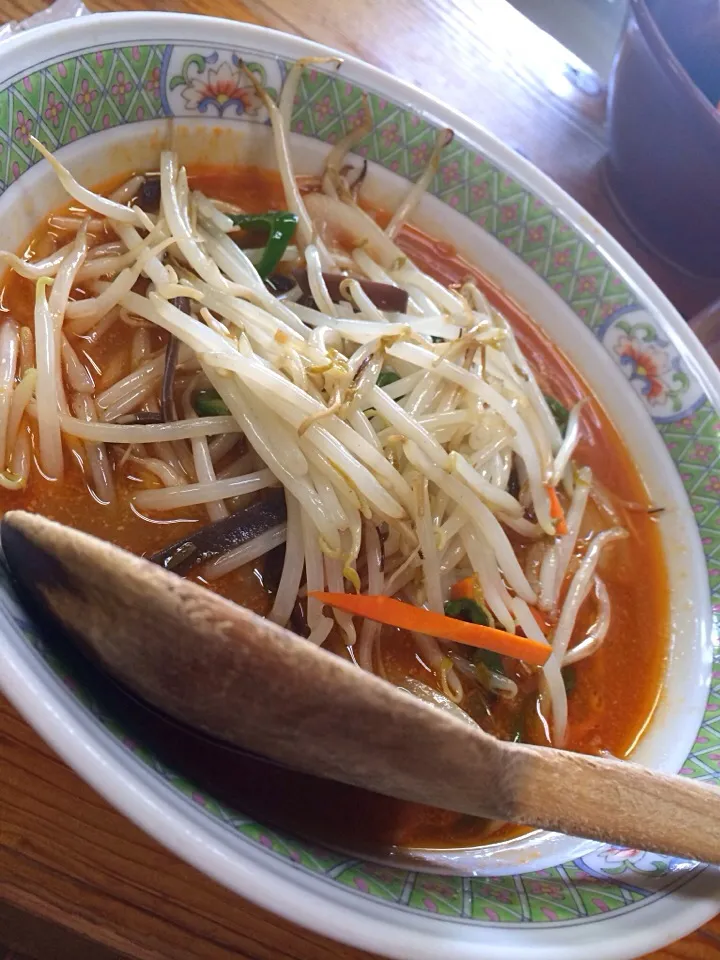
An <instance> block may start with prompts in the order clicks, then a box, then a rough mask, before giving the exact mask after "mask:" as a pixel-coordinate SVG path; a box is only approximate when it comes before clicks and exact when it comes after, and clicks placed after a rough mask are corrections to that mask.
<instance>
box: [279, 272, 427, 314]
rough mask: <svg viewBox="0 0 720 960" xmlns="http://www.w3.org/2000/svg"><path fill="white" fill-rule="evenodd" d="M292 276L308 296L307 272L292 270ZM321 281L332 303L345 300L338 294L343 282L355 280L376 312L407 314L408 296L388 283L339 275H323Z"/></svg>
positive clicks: (405, 292)
mask: <svg viewBox="0 0 720 960" xmlns="http://www.w3.org/2000/svg"><path fill="white" fill-rule="evenodd" d="M293 276H294V277H295V279H296V280H297V282H298V284H299V286H300V289H301V290H302V292H303V293H304V294H306V295H308V294H310V283H309V281H308V275H307V270H300V269H298V270H293ZM323 279H324V281H325V285H326V286H327V289H328V293H329V294H330V299H331V300H332V302H333V303H341V302H342V301H343V300H344V299H345V298H344V297H343V296H342V294H341V293H340V285H341V283H342V282H343V280H357V281H358V283H359V284H360V286H361V287H362V288H363V290H364V291H365V293H366V294H367V295H368V297H370V299H371V300H372V302H373V303H374V304H375V306H376V307H377V308H378V310H390V311H392V312H393V313H406V312H407V305H408V294H407V291H405V290H401V289H400V287H393V286H392V284H389V283H377V282H376V281H375V280H364V279H362V278H361V277H344V276H343V275H342V274H341V273H323Z"/></svg>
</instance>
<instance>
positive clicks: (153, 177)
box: [135, 173, 160, 213]
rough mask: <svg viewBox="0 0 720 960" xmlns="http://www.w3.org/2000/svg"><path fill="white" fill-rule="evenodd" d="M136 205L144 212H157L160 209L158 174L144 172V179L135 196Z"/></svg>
mask: <svg viewBox="0 0 720 960" xmlns="http://www.w3.org/2000/svg"><path fill="white" fill-rule="evenodd" d="M135 204H136V206H138V207H140V209H141V210H144V211H145V213H157V212H158V211H159V210H160V174H159V173H158V174H152V173H148V174H146V179H145V182H144V183H143V185H142V186H141V187H140V190H139V191H138V195H137V197H135Z"/></svg>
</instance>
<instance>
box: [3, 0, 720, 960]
mask: <svg viewBox="0 0 720 960" xmlns="http://www.w3.org/2000/svg"><path fill="white" fill-rule="evenodd" d="M138 21H140V22H141V23H142V24H143V25H144V26H145V30H147V28H148V27H152V26H154V27H156V28H157V31H158V35H159V36H161V33H160V31H161V29H164V28H165V27H166V26H170V25H171V24H174V25H175V28H176V30H177V32H178V33H181V34H186V35H187V36H188V38H189V39H190V38H191V35H192V30H193V26H197V27H198V28H199V29H200V30H202V29H203V28H207V26H208V25H209V24H211V25H213V26H214V27H215V28H218V27H219V28H221V29H222V28H225V29H228V30H229V31H233V32H235V33H236V34H237V35H238V36H239V35H242V36H244V37H246V38H253V37H268V35H269V36H270V37H271V38H272V37H276V38H278V40H277V42H279V43H280V45H281V46H283V47H284V48H285V49H286V50H287V49H288V47H290V48H293V47H294V48H295V54H294V55H297V54H300V53H301V52H302V53H305V54H307V53H310V52H312V53H318V54H330V53H335V52H336V51H334V50H332V49H331V48H328V47H326V46H324V45H322V44H318V43H315V42H312V41H308V40H305V39H303V38H298V37H293V36H290V35H287V34H283V33H281V32H279V31H275V30H270V29H268V28H265V27H260V26H257V25H254V24H246V23H243V22H238V21H231V20H223V19H220V18H217V19H216V18H210V17H204V16H196V15H185V14H173V13H159V14H158V13H146V12H134V13H120V14H103V15H101V16H100V15H98V16H91V17H88V18H84V19H83V20H81V21H75V22H72V23H71V24H62V25H52V26H49V27H44V28H39V30H40V33H38V34H37V36H34V37H32V41H33V46H35V43H34V41H35V40H36V39H39V40H40V41H41V40H42V39H45V38H47V39H50V38H51V37H52V38H55V39H56V40H57V38H58V35H60V37H61V38H62V37H64V36H67V35H69V34H73V35H75V34H79V33H80V32H81V31H85V30H87V32H88V33H89V36H88V40H89V41H92V42H96V43H98V44H99V45H101V44H102V42H106V41H101V40H100V39H99V38H100V37H101V36H105V37H106V38H107V41H109V40H110V39H117V38H112V32H113V28H114V26H116V25H117V26H118V27H127V26H128V25H130V24H132V23H135V22H138ZM104 27H107V28H108V29H107V30H105V29H103V28H104ZM121 32H122V31H121ZM143 39H154V38H150V37H147V36H145V35H144V36H143ZM192 39H195V38H192ZM214 42H217V41H214ZM27 45H28V37H27V36H25V37H23V36H22V35H21V36H20V37H17V38H15V39H13V40H11V41H8V45H7V46H6V47H5V49H4V52H5V53H6V56H8V55H9V54H11V53H13V54H19V53H23V52H24V51H25V49H26V47H27ZM343 58H344V60H345V61H346V62H348V63H350V64H352V66H353V68H354V69H355V71H356V77H357V76H358V75H359V76H360V79H358V80H357V82H358V83H362V82H364V80H363V79H362V77H363V76H366V77H368V78H370V82H372V81H373V80H374V81H375V82H376V83H377V84H379V85H381V86H385V87H387V86H388V84H390V85H391V86H392V87H394V88H395V90H396V91H397V92H398V93H397V96H398V98H399V99H400V98H402V99H403V100H404V101H405V102H406V103H409V104H412V106H413V108H415V109H418V110H420V111H424V112H425V113H426V114H428V115H430V116H437V115H438V114H439V115H442V116H444V117H448V118H450V119H451V122H452V123H453V126H454V127H455V129H457V130H459V131H461V132H462V133H463V135H464V136H466V137H467V139H469V140H473V139H476V138H477V137H478V134H480V135H481V136H482V139H483V140H484V141H485V142H486V143H488V144H489V145H491V147H492V151H493V160H494V161H495V162H496V163H497V164H498V165H499V166H502V167H503V168H504V169H505V170H506V171H508V172H509V173H512V174H513V175H514V176H516V177H517V178H518V180H519V181H521V182H522V183H524V184H530V185H531V186H532V189H533V190H536V191H537V192H538V193H540V194H541V195H542V196H543V198H544V199H545V200H546V201H547V202H548V203H549V204H550V205H551V206H553V207H554V208H555V209H556V210H558V211H561V212H562V214H563V215H564V216H566V217H567V219H568V220H570V221H571V222H572V223H573V225H574V226H575V228H576V229H577V230H578V232H579V233H580V234H582V235H583V236H584V237H585V238H586V239H588V240H590V241H591V242H592V243H593V245H594V246H595V247H598V248H599V249H601V251H602V252H603V254H604V256H605V258H606V259H607V260H608V262H609V263H610V264H611V265H612V266H613V267H614V268H615V269H616V270H617V271H618V272H619V273H620V274H621V275H622V276H623V277H626V278H628V279H629V280H631V281H632V283H633V285H634V287H635V288H636V289H637V290H638V292H639V293H640V295H641V297H642V299H643V301H644V306H646V307H647V309H652V310H653V311H654V312H655V313H656V314H658V315H662V316H663V317H664V320H665V323H664V326H663V332H664V333H666V334H667V335H668V337H669V338H670V339H671V341H672V342H673V345H675V346H678V345H684V346H685V347H686V348H687V349H689V352H690V355H689V356H686V357H685V359H686V362H687V364H688V366H690V367H691V368H692V369H693V371H694V372H695V374H696V376H697V377H698V379H699V380H700V382H701V383H702V385H703V388H704V389H705V391H706V393H707V395H708V397H709V398H710V399H711V401H712V402H713V403H714V405H715V406H720V373H719V372H718V371H717V369H716V368H715V367H714V364H713V363H712V361H711V360H710V358H709V357H708V356H707V355H706V354H705V352H704V350H703V348H702V347H701V346H700V344H699V341H697V338H696V337H695V336H694V334H692V332H691V331H689V330H688V329H687V328H686V326H685V324H684V321H683V320H682V318H681V317H680V315H679V314H678V313H677V312H676V311H675V310H674V308H673V307H672V306H671V305H670V304H669V301H668V300H667V299H666V298H665V297H664V295H663V294H662V293H661V292H660V291H659V290H658V289H657V287H655V285H654V284H653V283H652V281H650V279H649V278H648V277H647V276H646V275H645V274H644V272H643V271H642V270H641V268H640V267H639V266H638V265H637V264H636V263H635V262H634V261H633V260H632V258H631V257H630V255H629V254H628V253H626V252H625V251H624V249H623V248H622V247H621V246H620V245H619V244H618V243H617V242H616V241H615V240H613V239H612V238H611V237H610V235H609V234H607V232H606V231H605V230H604V229H603V228H602V227H600V226H599V225H598V224H597V223H596V222H595V221H593V220H592V219H591V218H590V217H589V216H588V214H587V213H586V212H585V211H584V209H583V208H582V207H581V206H580V205H579V204H577V203H576V202H575V201H574V200H572V199H571V198H570V197H569V196H568V195H567V194H565V192H564V191H562V190H561V189H560V188H559V187H558V186H557V185H556V184H555V183H554V182H553V181H551V180H550V179H549V178H548V177H546V176H545V175H544V174H542V173H540V171H538V170H536V168H535V167H534V166H533V165H532V164H530V163H529V162H528V161H526V160H524V159H523V158H521V157H519V156H518V155H517V154H516V153H515V152H514V151H512V150H511V149H510V148H508V147H507V146H505V145H504V144H503V143H502V142H501V141H499V140H498V139H497V138H495V137H494V136H493V135H492V134H490V133H488V132H487V131H486V130H484V128H482V127H481V126H480V125H479V124H476V123H474V122H473V121H470V120H469V119H467V118H466V117H464V116H463V115H462V114H460V113H458V112H456V111H454V110H452V109H451V108H449V107H447V106H444V105H443V104H442V103H441V102H440V101H439V100H437V99H435V98H434V97H431V96H429V95H427V94H425V93H422V92H421V91H418V90H416V89H415V88H414V87H413V86H412V85H410V84H408V83H405V82H404V81H401V80H398V79H397V78H394V77H391V76H389V75H388V74H386V73H385V72H384V71H383V70H380V69H379V68H376V67H373V66H370V65H368V64H365V63H363V62H362V61H360V60H358V59H357V58H355V57H352V56H349V55H344V54H343ZM7 666H8V668H9V673H8V674H6V675H5V678H4V680H3V682H4V684H5V686H6V689H7V690H8V692H9V691H10V688H11V687H12V698H13V699H14V700H15V702H16V704H17V705H18V707H19V709H20V710H21V712H23V714H24V715H25V716H26V718H27V719H28V720H29V721H30V722H31V723H32V724H33V725H34V726H36V727H37V728H38V729H39V730H40V731H41V732H42V734H43V736H44V737H45V738H46V739H47V740H48V742H50V743H51V745H52V746H53V747H54V749H56V750H57V752H58V753H60V754H61V755H62V756H64V757H65V758H66V759H67V760H68V762H69V763H71V765H73V766H74V767H75V768H76V769H77V770H78V771H79V772H81V773H82V775H83V777H84V778H85V779H86V780H88V781H89V782H90V783H91V784H92V785H93V786H95V787H96V788H97V789H98V790H99V791H100V792H101V793H102V794H103V795H104V796H106V797H107V798H108V799H109V800H110V801H111V802H112V803H114V804H115V805H119V806H120V807H121V809H122V810H123V812H125V813H126V814H127V815H128V816H129V817H130V818H131V819H134V820H135V821H136V822H137V823H139V825H140V826H142V827H143V828H144V829H146V830H148V831H149V832H150V833H152V834H153V835H154V836H156V837H159V838H160V839H161V840H162V842H163V843H165V844H166V845H167V846H168V847H170V848H171V849H173V850H174V851H175V852H176V853H178V855H180V856H181V857H183V858H184V859H187V860H189V861H190V862H192V863H194V864H195V865H196V866H198V867H199V869H201V870H203V871H204V872H206V873H209V874H210V875H211V876H213V877H215V878H216V879H218V880H220V881H221V882H224V883H225V884H230V885H231V886H232V887H233V888H234V889H235V890H237V891H238V892H241V893H242V894H243V895H245V896H247V897H248V898H249V899H251V900H253V901H254V902H256V903H259V904H260V905H262V906H265V907H270V908H271V909H273V910H275V911H276V912H278V913H281V914H282V915H284V916H286V917H288V918H289V919H293V920H297V919H298V910H297V908H294V909H291V903H292V902H293V901H295V902H296V903H297V904H298V906H300V909H301V917H302V922H303V923H307V924H308V925H310V926H313V927H314V928H315V929H318V930H322V931H323V932H325V933H326V934H327V935H328V936H333V937H335V938H336V939H339V940H343V941H345V942H348V940H349V933H348V929H349V927H350V926H352V927H353V934H352V942H353V943H355V944H361V945H363V946H365V948H367V949H375V950H380V951H382V952H385V953H388V952H390V953H392V954H393V955H395V956H398V957H402V956H406V955H407V953H406V952H405V944H406V939H407V938H405V939H402V938H401V942H399V943H398V945H397V950H395V949H392V950H391V949H390V947H389V941H388V939H387V938H388V937H389V938H390V939H391V940H392V939H393V935H394V936H395V939H397V928H396V927H395V925H393V924H392V923H387V924H386V926H387V927H388V929H387V930H386V931H384V933H383V937H382V938H380V939H378V937H377V936H375V935H374V934H372V933H371V932H370V930H369V929H367V928H368V926H369V925H368V924H365V925H364V924H362V923H361V922H359V920H360V918H361V915H362V913H363V910H362V908H361V907H360V906H358V905H354V906H353V908H352V909H350V908H347V907H345V906H344V905H342V904H340V903H338V902H335V903H334V907H335V911H336V916H335V917H333V918H332V920H331V919H330V918H329V916H328V898H326V897H324V896H322V897H321V896H320V895H319V894H317V893H315V892H313V891H310V890H307V889H304V890H302V889H301V887H302V883H301V882H300V881H299V879H298V877H297V876H296V875H293V876H292V877H291V878H290V877H289V878H288V882H287V883H286V884H285V886H286V890H285V894H286V896H287V899H286V896H285V895H283V897H282V898H281V899H280V900H278V899H277V891H278V885H279V884H280V883H281V880H280V879H279V878H278V874H279V872H280V871H279V870H278V868H277V865H276V867H275V868H273V869H268V870H267V871H265V873H266V876H265V877H261V874H262V872H263V871H262V867H261V866H259V865H258V864H257V863H249V864H247V865H245V866H243V867H242V868H241V867H240V865H239V864H237V863H235V864H233V863H232V861H231V859H230V858H229V857H228V856H227V854H226V853H225V852H224V851H223V850H222V849H221V845H219V844H214V845H213V846H212V849H211V852H212V857H213V862H212V864H210V863H209V862H208V859H207V854H208V843H207V834H208V833H209V832H210V831H209V830H208V826H207V824H206V823H203V825H202V829H200V830H198V832H197V834H196V835H193V834H192V833H191V831H190V830H189V829H188V831H187V833H186V834H185V835H183V837H182V838H178V836H177V833H176V832H174V831H173V830H171V829H170V826H169V823H168V821H167V820H166V818H164V817H163V816H162V815H161V814H160V815H159V814H158V810H157V804H156V803H155V801H154V800H153V797H152V796H147V795H145V793H143V790H144V781H143V778H142V777H140V776H139V775H137V776H136V774H138V771H135V770H133V772H132V776H133V778H134V780H133V783H132V784H130V783H129V780H128V771H127V769H126V767H124V766H123V765H122V764H117V765H116V766H114V764H115V758H116V754H115V753H114V750H116V749H119V745H118V744H114V745H113V744H112V742H105V743H103V741H102V740H100V739H99V736H95V734H98V735H99V734H100V733H103V734H104V733H105V731H101V730H99V729H98V730H96V731H94V732H93V735H92V736H88V735H87V733H83V732H82V731H81V730H80V726H81V724H80V723H79V714H76V713H74V712H73V711H74V708H75V707H76V706H77V705H75V704H68V703H67V702H63V701H62V699H61V698H59V697H58V698H57V699H56V700H55V701H54V702H47V703H46V702H45V701H44V697H45V696H47V687H46V685H44V684H43V683H41V682H40V681H39V679H38V677H37V676H34V675H33V673H32V671H31V670H28V667H27V664H23V663H22V662H21V661H20V660H19V659H17V658H12V657H9V658H8V660H7ZM2 669H3V664H2V663H0V673H1V672H2ZM16 684H18V686H16ZM70 707H72V708H73V709H70ZM59 721H60V722H61V726H62V728H63V730H64V734H65V735H64V737H60V736H59V735H58V732H57V731H58V729H59V727H58V722H59ZM68 736H69V739H68ZM108 736H109V735H108ZM103 752H104V754H105V756H103ZM111 761H112V763H111ZM155 792H157V790H156V791H155ZM118 798H122V799H121V800H119V799H118ZM169 799H172V797H171V795H169ZM138 802H140V803H141V804H142V807H143V809H142V810H140V809H137V807H136V805H137V803H138ZM181 840H182V841H183V842H182V843H181ZM186 842H190V843H192V844H193V846H192V851H189V849H188V847H187V845H186ZM250 859H251V858H250ZM230 873H232V875H233V878H234V880H232V881H231V880H230V879H229V874H230ZM282 882H283V883H285V881H284V880H283V881H282ZM298 891H300V893H301V894H302V896H301V897H299V899H297V897H298ZM715 893H716V894H717V890H716V888H715ZM310 896H313V897H315V899H316V900H317V904H316V906H317V908H318V909H317V910H316V913H315V918H314V919H313V920H310V918H309V916H308V909H307V898H308V897H310ZM303 897H304V898H305V900H304V902H303ZM652 906H653V905H647V906H646V909H647V910H651V909H652ZM655 906H656V907H657V904H656V905H655ZM378 907H381V905H378ZM715 909H716V902H715V900H711V899H705V898H703V899H702V900H699V901H698V902H697V903H696V904H694V905H693V909H690V908H688V909H687V910H686V911H685V913H683V917H684V918H686V919H687V920H688V923H687V925H682V926H680V925H678V924H677V912H673V917H665V913H666V912H667V911H662V910H659V911H656V912H657V918H656V920H657V922H655V923H654V924H653V928H652V933H653V936H654V937H655V939H654V940H653V941H652V942H651V941H650V940H648V939H646V938H645V939H643V942H642V950H647V949H652V948H653V947H657V946H661V945H663V944H664V943H667V942H668V941H669V940H670V939H673V938H674V937H677V936H678V935H682V933H684V932H688V931H689V930H690V929H693V928H694V927H695V926H697V925H698V924H699V923H702V922H703V921H704V920H705V919H707V918H709V917H710V916H711V915H712V914H713V913H714V912H715ZM303 910H304V912H302V911H303ZM673 919H674V921H675V922H673ZM374 922H376V926H379V927H382V926H383V924H385V921H384V920H382V921H381V920H377V921H374ZM436 926H442V925H436ZM538 935H539V937H541V938H542V936H543V934H542V933H541V932H540V931H538ZM423 940H427V936H426V935H424V936H423V937H419V938H418V943H417V947H418V949H417V951H416V952H415V955H416V956H423V957H424V956H427V957H428V958H429V957H431V956H433V957H434V956H436V954H435V953H434V952H428V951H433V950H434V949H435V946H434V945H432V946H429V945H428V943H425V944H424V943H423ZM443 943H444V941H443ZM450 945H451V944H450V942H448V944H447V945H446V946H447V948H448V949H449V948H450ZM455 946H456V947H457V950H455V949H454V950H453V954H452V955H453V956H455V957H468V958H469V957H471V956H472V957H478V956H479V955H480V953H479V951H478V945H477V943H475V944H472V945H468V950H470V951H471V952H466V951H465V950H464V949H463V948H462V945H460V944H456V945H455ZM617 946H618V945H617V944H614V949H613V952H611V953H606V952H603V953H598V954H596V956H597V957H598V958H600V957H601V956H602V957H604V956H607V957H608V960H609V958H610V957H612V958H613V960H620V958H621V957H623V956H627V957H630V956H637V953H636V952H635V951H636V948H632V950H631V952H630V953H627V954H626V953H622V952H621V953H618V952H617ZM524 949H525V947H523V946H519V945H518V944H517V943H516V942H514V943H511V944H509V946H508V948H507V950H506V948H505V947H504V946H503V947H502V948H501V946H500V945H499V944H493V954H492V955H493V956H494V957H504V956H507V957H508V958H510V957H513V958H517V957H518V956H519V955H521V954H522V952H523V950H524ZM575 949H576V945H572V944H570V945H569V946H568V948H567V950H565V949H560V948H558V947H557V946H553V947H552V949H551V950H549V952H547V954H546V955H547V956H548V958H549V957H551V956H552V957H567V958H568V960H576V953H575V952H573V951H574V950H575ZM532 950H533V957H535V956H541V955H545V953H544V952H543V953H538V952H536V950H535V948H534V947H533V948H532ZM448 955H449V954H448Z"/></svg>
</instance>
